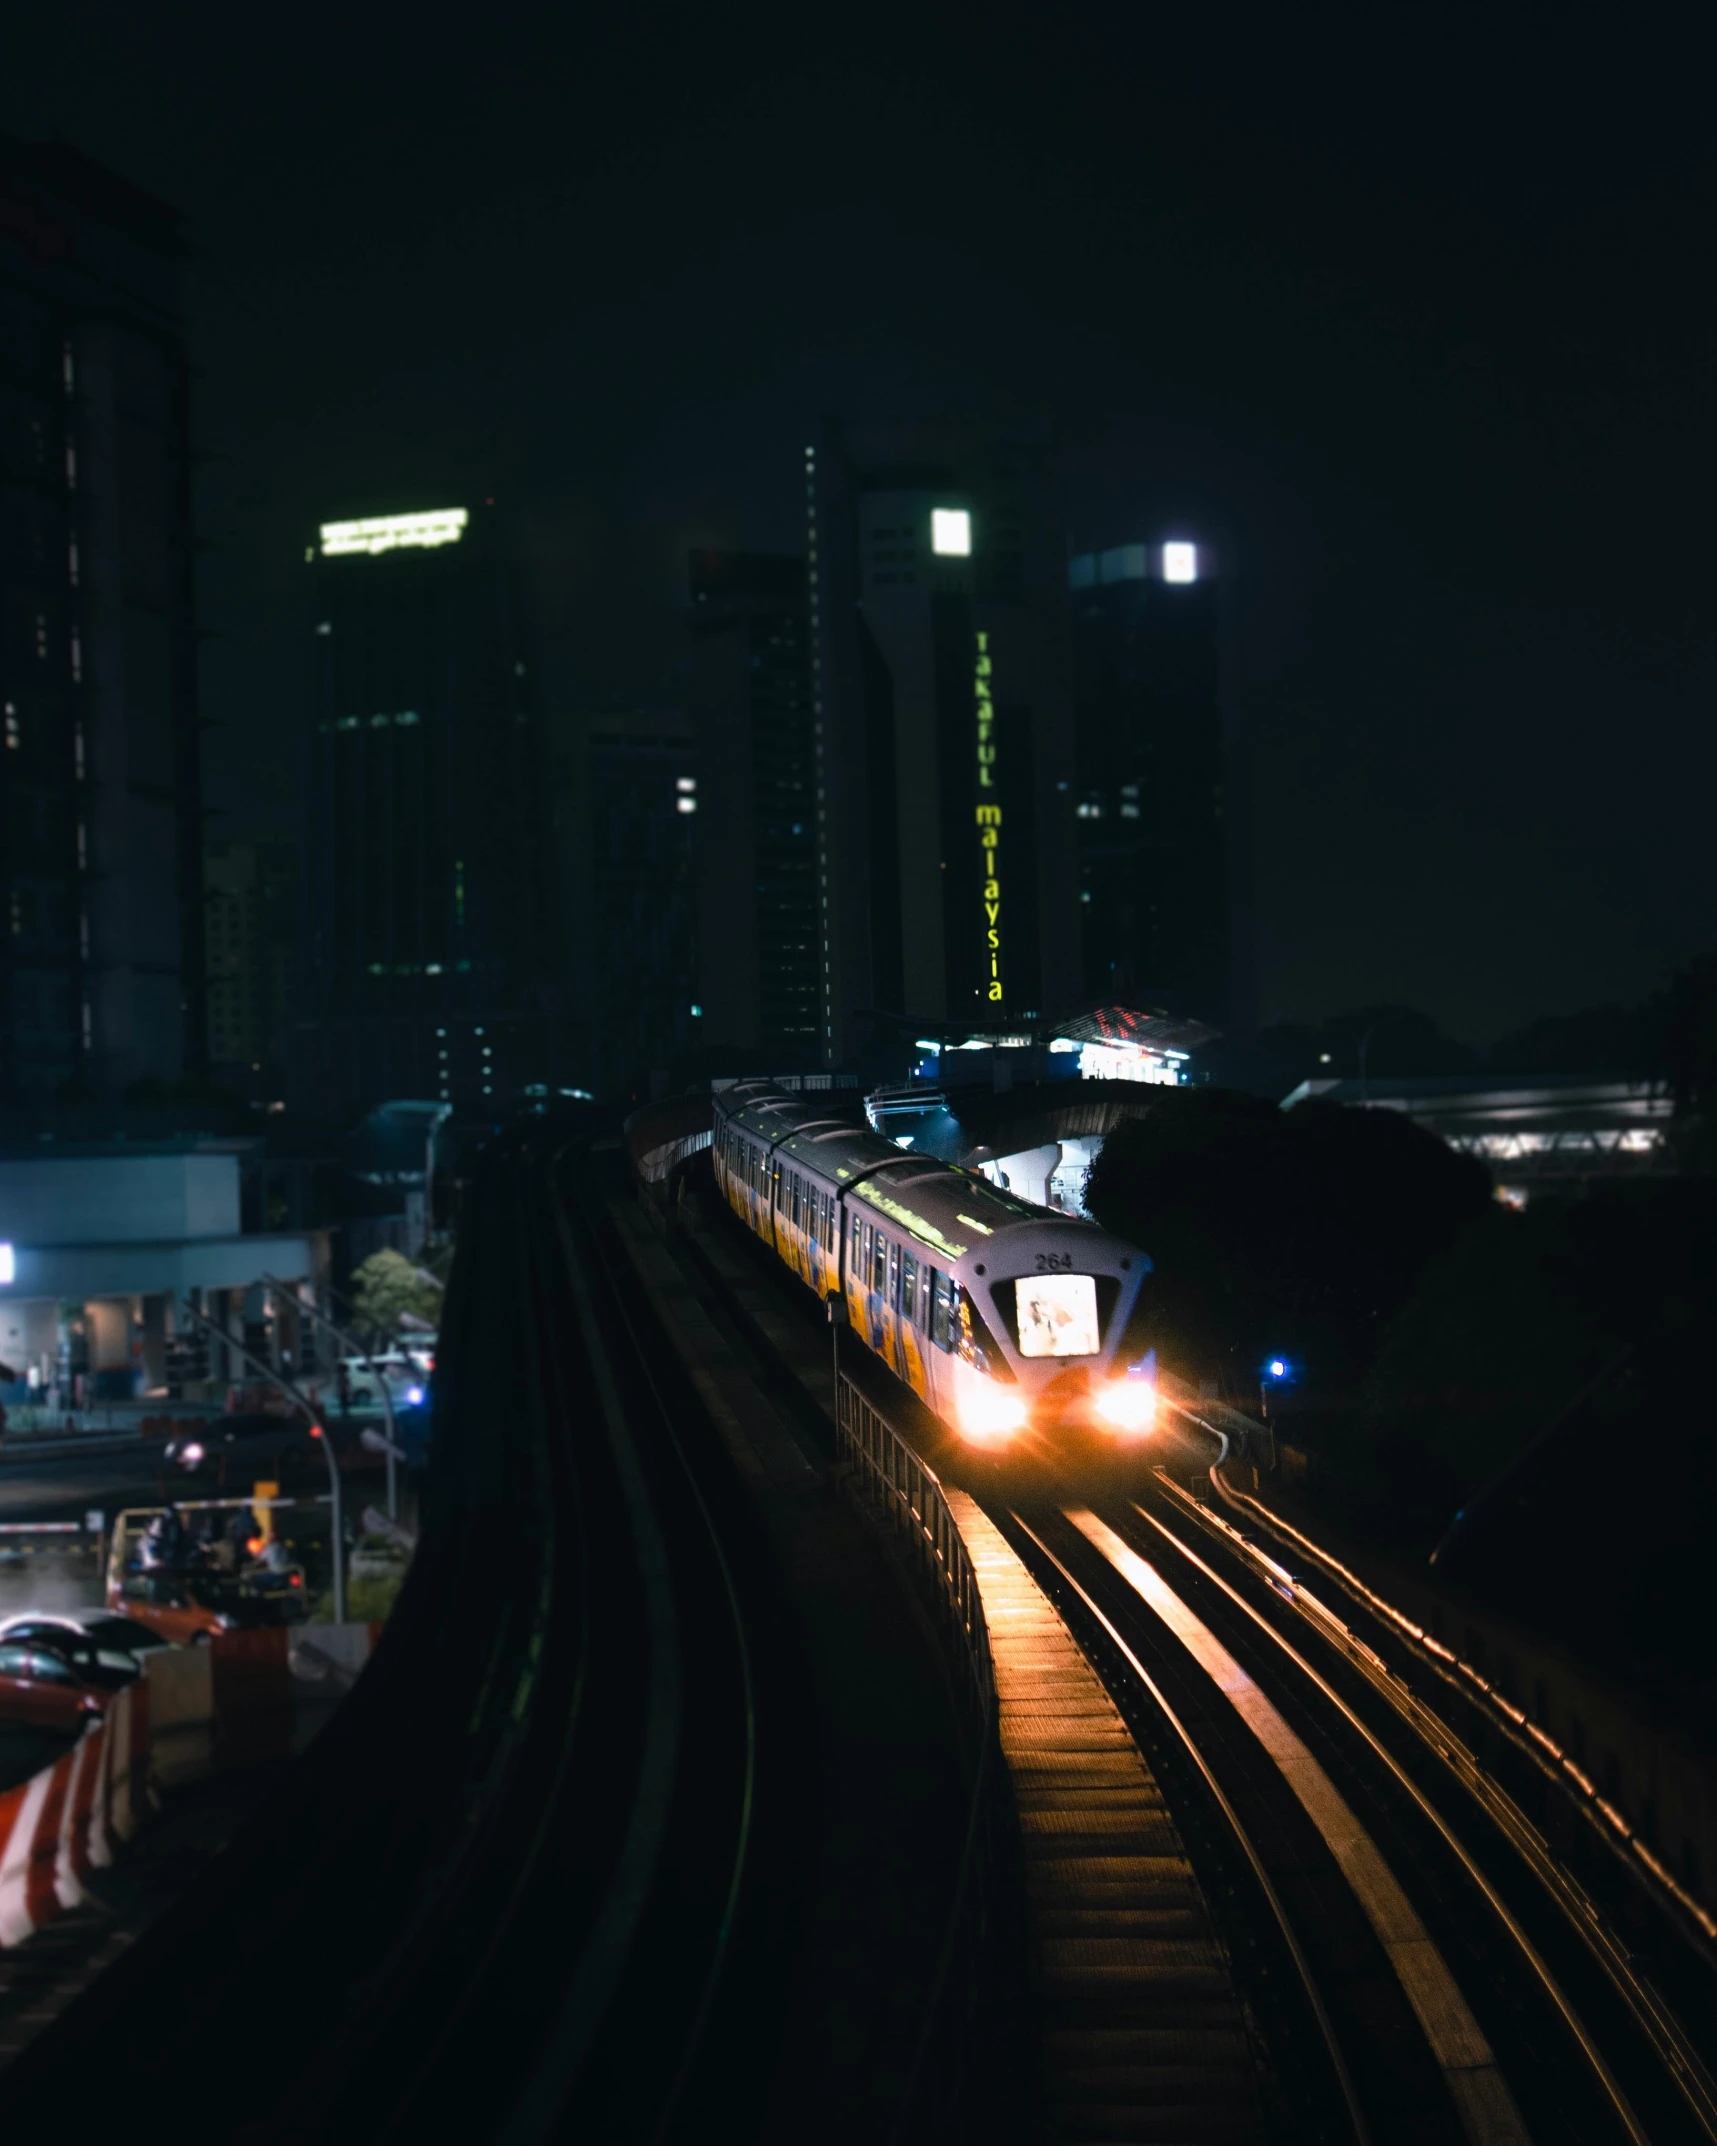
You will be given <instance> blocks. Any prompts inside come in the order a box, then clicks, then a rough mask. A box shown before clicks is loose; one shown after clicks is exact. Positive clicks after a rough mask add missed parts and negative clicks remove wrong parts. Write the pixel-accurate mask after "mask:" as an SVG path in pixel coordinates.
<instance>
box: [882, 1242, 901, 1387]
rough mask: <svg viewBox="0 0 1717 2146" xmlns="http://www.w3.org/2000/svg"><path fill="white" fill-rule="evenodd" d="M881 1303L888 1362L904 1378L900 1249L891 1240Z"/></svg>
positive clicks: (895, 1372) (897, 1374) (897, 1376)
mask: <svg viewBox="0 0 1717 2146" xmlns="http://www.w3.org/2000/svg"><path fill="white" fill-rule="evenodd" d="M882 1301H883V1303H884V1304H885V1305H886V1307H887V1312H888V1320H887V1324H888V1360H889V1362H890V1363H891V1364H892V1365H893V1366H894V1375H895V1377H896V1378H904V1377H905V1376H906V1341H905V1337H904V1336H903V1335H902V1333H901V1331H900V1247H899V1245H897V1244H896V1243H895V1242H894V1240H893V1239H892V1238H890V1240H889V1245H888V1276H887V1281H886V1284H885V1287H884V1294H883V1300H882Z"/></svg>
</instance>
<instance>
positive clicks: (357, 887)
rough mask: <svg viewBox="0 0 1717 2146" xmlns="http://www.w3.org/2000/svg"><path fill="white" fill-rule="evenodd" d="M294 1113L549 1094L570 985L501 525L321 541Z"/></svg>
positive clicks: (384, 522)
mask: <svg viewBox="0 0 1717 2146" xmlns="http://www.w3.org/2000/svg"><path fill="white" fill-rule="evenodd" d="M305 558H306V563H307V565H308V567H309V574H310V582H311V588H312V592H313V601H312V607H311V614H310V620H309V631H310V634H311V646H312V649H313V651H314V657H315V662H314V696H313V704H312V705H313V716H312V722H311V729H310V738H309V745H310V780H309V785H308V798H309V812H310V826H309V831H308V839H307V844H306V854H307V856H308V858H309V859H310V869H309V871H308V873H307V876H306V886H305V889H304V897H303V904H302V906H303V913H304V920H305V929H306V932H307V944H306V948H305V957H306V973H307V979H308V995H307V997H306V1000H305V1003H304V1005H303V1007H302V1008H301V1011H300V1016H299V1019H298V1022H297V1024H296V1028H295V1037H296V1041H297V1044H298V1046H299V1049H298V1052H297V1053H296V1057H297V1064H296V1066H295V1082H296V1084H297V1086H298V1088H299V1091H300V1094H301V1096H302V1099H303V1100H304V1101H305V1102H306V1103H309V1104H311V1105H313V1106H315V1107H320V1108H321V1109H323V1110H324V1111H327V1112H330V1113H333V1114H337V1115H346V1116H349V1115H351V1114H353V1113H355V1112H358V1111H360V1110H364V1109H367V1108H369V1107H370V1106H372V1105H374V1104H376V1103H378V1102H381V1101H385V1100H389V1099H395V1098H408V1097H409V1098H420V1099H430V1100H437V1101H450V1102H452V1103H454V1104H460V1103H472V1104H475V1105H478V1106H479V1107H481V1106H482V1105H483V1104H484V1103H485V1102H489V1101H492V1100H493V1099H495V1098H497V1097H501V1098H504V1097H505V1096H507V1095H509V1094H516V1093H517V1092H518V1091H519V1090H520V1089H522V1088H524V1087H526V1086H528V1085H531V1084H533V1083H537V1082H547V1083H549V1084H551V1085H552V1084H557V1083H558V1081H559V1079H560V1077H561V1075H562V1073H563V1071H564V1068H563V1065H562V1057H563V1054H564V1050H565V1025H564V1006H565V991H564V975H563V963H562V958H561V948H560V944H559V934H558V930H557V912H556V905H555V903H554V900H553V896H552V886H551V876H550V872H549V868H548V867H549V860H548V855H547V849H548V810H549V807H548V794H547V785H546V781H545V778H544V761H543V751H542V740H541V736H540V733H539V727H538V716H537V703H536V678H535V675H534V667H533V657H532V647H531V637H530V623H529V610H528V605H527V602H526V597H525V591H524V588H523V585H522V582H521V578H520V576H519V575H518V573H517V571H516V570H515V568H514V566H513V563H512V561H511V560H510V558H509V556H508V553H507V550H506V547H505V544H504V541H503V538H502V535H501V532H500V530H499V529H498V527H497V526H496V516H495V512H494V510H493V509H492V508H488V507H479V508H477V509H476V510H474V511H468V510H467V509H465V508H464V507H450V508H445V509H438V510H434V511H430V512H422V513H404V514H384V515H373V516H369V517H366V518H363V519H358V520H352V521H339V522H327V523H324V524H323V525H322V527H321V529H320V531H319V532H318V535H317V540H316V541H315V542H314V543H312V544H310V545H309V546H308V547H307V548H306V553H305Z"/></svg>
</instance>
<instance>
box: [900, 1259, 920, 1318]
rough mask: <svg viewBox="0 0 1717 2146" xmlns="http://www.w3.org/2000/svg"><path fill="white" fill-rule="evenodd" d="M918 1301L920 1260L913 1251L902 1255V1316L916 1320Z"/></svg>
mask: <svg viewBox="0 0 1717 2146" xmlns="http://www.w3.org/2000/svg"><path fill="white" fill-rule="evenodd" d="M917 1302H918V1260H917V1258H916V1256H915V1255H914V1254H913V1253H911V1252H902V1254H901V1255H900V1316H901V1317H902V1318H903V1319H912V1320H916V1318H917V1316H918V1314H917Z"/></svg>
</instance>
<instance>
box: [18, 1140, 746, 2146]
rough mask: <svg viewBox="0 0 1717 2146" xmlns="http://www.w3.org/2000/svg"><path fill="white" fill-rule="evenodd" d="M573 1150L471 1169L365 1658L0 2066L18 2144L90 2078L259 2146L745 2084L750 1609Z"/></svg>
mask: <svg viewBox="0 0 1717 2146" xmlns="http://www.w3.org/2000/svg"><path fill="white" fill-rule="evenodd" d="M562 1137H563V1138H564V1137H565V1136H564V1134H563V1136H562ZM586 1159H587V1158H586V1154H585V1150H584V1146H583V1144H582V1143H580V1144H578V1145H575V1146H574V1147H571V1148H568V1149H566V1150H564V1151H561V1152H556V1151H553V1150H551V1149H550V1148H549V1147H548V1146H547V1145H545V1143H544V1141H543V1139H542V1137H541V1135H540V1133H534V1134H533V1135H531V1136H527V1137H524V1138H520V1139H515V1140H513V1141H512V1142H511V1143H509V1145H508V1147H507V1148H506V1150H504V1151H503V1152H501V1153H499V1154H497V1155H496V1156H494V1157H493V1158H492V1159H491V1161H490V1163H489V1166H488V1167H487V1168H486V1169H485V1170H484V1172H483V1173H482V1175H481V1177H480V1178H479V1180H478V1182H477V1184H476V1186H475V1188H474V1191H473V1194H472V1200H471V1208H470V1211H469V1213H468V1214H467V1216H466V1219H465V1229H464V1231H463V1233H462V1239H461V1250H460V1258H459V1261H458V1263H457V1266H456V1270H455V1277H454V1283H453V1287H452V1290H451V1293H450V1299H449V1305H448V1312H447V1319H446V1322H445V1325H444V1331H443V1365H444V1382H443V1385H442V1386H441V1388H440V1389H439V1391H438V1451H437V1457H436V1473H435V1477H434V1482H433V1493H434V1495H433V1500H432V1504H431V1510H430V1513H429V1515H428V1519H427V1524H426V1528H425V1532H424V1537H423V1540H422V1542H421V1544H420V1548H419V1551H418V1554H417V1557H416V1560H415V1561H414V1566H413V1570H412V1573H411V1576H410V1578H409V1581H408V1584H407V1587H406V1589H405V1590H404V1593H403V1594H402V1598H401V1601H400V1603H399V1605H398V1607H397V1609H396V1611H395V1614H394V1617H393V1619H392V1620H391V1621H390V1625H389V1628H388V1631H387V1632H386V1634H385V1635H384V1638H383V1640H382V1643H381V1645H380V1647H379V1648H378V1650H377V1653H376V1656H375V1659H374V1661H373V1662H372V1664H371V1666H370V1668H369V1669H368V1670H367V1672H366V1674H365V1676H364V1678H363V1680H362V1681H361V1683H360V1684H359V1686H358V1688H357V1690H356V1692H355V1693H354V1695H353V1697H352V1699H351V1700H350V1701H348V1702H347V1704H346V1706H345V1707H344V1708H342V1710H341V1713H340V1715H339V1716H338V1717H337V1718H336V1721H335V1723H334V1725H333V1727H332V1728H331V1729H330V1730H329V1731H328V1732H327V1733H326V1734H325V1735H324V1737H322V1738H321V1739H319V1740H318V1742H317V1743H316V1745H314V1746H313V1747H312V1750H311V1752H310V1753H309V1754H308V1755H307V1757H306V1759H305V1760H304V1761H303V1762H302V1764H301V1765H300V1766H298V1767H297V1768H295V1769H294V1772H293V1774H292V1776H291V1778H290V1780H289V1781H288V1782H287V1784H286V1785H285V1787H284V1788H283V1789H282V1791H281V1792H280V1794H279V1795H278V1796H277V1797H276V1798H275V1799H274V1801H273V1802H272V1804H270V1805H269V1806H268V1807H267V1808H266V1809H265V1810H264V1811H263V1812H262V1813H261V1814H259V1817H258V1819H257V1820H256V1821H255V1822H254V1823H253V1824H252V1825H251V1826H250V1827H248V1828H247V1830H246V1831H245V1832H244V1833H243V1834H242V1835H241V1836H240V1838H239V1839H238V1840H237V1841H236V1842H235V1843H234V1844H233V1846H232V1847H231V1848H230V1849H229V1850H228V1851H227V1853H226V1854H225V1855H223V1857H222V1858H221V1859H220V1862H219V1864H218V1865H217V1866H216V1868H215V1870H214V1871H213V1872H211V1874H210V1876H209V1877H208V1878H207V1879H205V1880H204V1882H202V1883H201V1884H199V1885H198V1886H197V1887H196V1888H195V1889H194V1890H193V1892H192V1893H190V1894H189V1895H187V1896H186V1898H185V1899H184V1900H183V1901H182V1902H181V1903H180V1905H179V1907H178V1908H177V1909H175V1910H173V1911H170V1912H169V1914H168V1915H167V1916H165V1917H164V1918H163V1919H162V1921H161V1922H160V1923H158V1924H157V1925H156V1926H154V1927H153V1928H152V1929H151V1930H150V1931H149V1932H147V1933H146V1934H145V1935H144V1936H143V1937H142V1938H140V1939H139V1940H138V1942H137V1943H136V1944H135V1945H133V1946H132V1948H131V1949H130V1951H129V1952H128V1953H126V1954H125V1955H124V1956H123V1957H122V1958H121V1959H120V1961H119V1962H118V1963H117V1965H116V1966H115V1968H114V1969H113V1970H111V1971H110V1973H109V1974H108V1975H107V1976H106V1977H104V1978H103V1980H102V1981H101V1982H100V1983H98V1984H97V1985H96V1986H95V1987H94V1988H92V1989H91V1990H90V1991H89V1992H88V1993H87V1994H86V1995H85V1996H84V1997H83V1998H82V1999H80V2000H79V2002H78V2003H77V2004H76V2005H74V2006H73V2007H72V2008H71V2009H70V2010H69V2011H68V2012H67V2013H66V2014H65V2015H64V2016H63V2017H62V2018H61V2019H60V2020H59V2021H58V2022H57V2023H56V2024H55V2025H54V2026H53V2027H51V2028H49V2029H48V2030H47V2031H46V2032H44V2033H43V2034H42V2035H41V2036H40V2037H39V2038H38V2040H37V2041H36V2042H35V2043H34V2044H33V2045H32V2046H31V2048H30V2049H29V2050H28V2051H27V2052H26V2053H25V2054H24V2056H23V2057H22V2058H21V2059H20V2060H19V2061H18V2062H17V2063H16V2064H15V2065H14V2066H13V2067H11V2068H10V2070H9V2071H8V2074H7V2077H6V2081H5V2097H6V2106H7V2110H8V2114H9V2116H10V2117H11V2118H12V2119H13V2121H14V2122H15V2123H21V2122H23V2121H24V2120H27V2119H28V2118H29V2117H30V2116H32V2115H34V2116H36V2117H37V2118H38V2119H39V2120H40V2123H41V2125H42V2127H43V2129H44V2134H45V2133H46V2130H47V2128H48V2127H49V2126H50V2125H52V2124H54V2123H56V2122H62V2121H63V2119H64V2115H65V2110H66V2107H67V2095H68V2092H71V2091H73V2090H74V2088H76V2087H77V2085H78V2083H79V2082H83V2084H84V2086H85V2087H86V2088H87V2082H88V2080H89V2079H90V2078H91V2077H92V2076H106V2077H109V2078H112V2079H115V2080H116V2081H117V2080H122V2081H123V2087H122V2092H123V2093H124V2095H126V2096H127V2097H130V2099H131V2103H132V2105H134V2106H135V2107H137V2108H138V2109H140V2110H141V2109H146V2108H149V2107H152V2106H153V2107H166V2106H171V2105H176V2103H177V2101H178V2099H179V2098H180V2096H181V2095H182V2092H183V2088H184V2083H185V2081H186V2080H188V2079H194V2080H195V2082H196V2092H197V2095H198V2097H199V2100H200V2101H201V2102H202V2103H203V2105H205V2106H209V2107H212V2108H218V2109H220V2110H221V2111H223V2128H225V2129H226V2130H228V2131H229V2132H230V2133H231V2134H232V2135H233V2136H235V2137H238V2138H241V2139H244V2140H256V2141H272V2140H276V2139H282V2140H284V2139H286V2138H294V2139H296V2138H300V2137H304V2136H318V2137H322V2138H327V2139H333V2140H341V2139H347V2138H350V2139H359V2138H362V2139H365V2140H373V2139H389V2138H405V2137H413V2136H425V2135H430V2134H431V2133H433V2135H436V2136H443V2135H446V2136H460V2137H471V2138H497V2139H506V2140H509V2141H511V2140H518V2141H521V2142H523V2141H535V2140H538V2139H546V2138H549V2137H553V2136H558V2135H559V2134H560V2132H561V2131H562V2129H563V2127H564V2126H565V2124H566V2123H567V2122H568V2121H569V2120H571V2119H573V2118H574V2117H576V2119H577V2121H578V2123H579V2124H580V2126H581V2127H582V2128H583V2129H584V2131H585V2135H588V2136H592V2137H601V2138H615V2139H620V2138H627V2139H639V2140H645V2139H667V2138H674V2137H680V2136H691V2135H697V2136H709V2135H711V2122H712V2118H711V2111H712V2110H717V2109H719V2110H723V2111H726V2112H727V2113H729V2114H732V2113H734V2112H736V2111H743V2110H744V2108H745V2107H746V2105H747V2095H748V2093H749V2092H750V2091H752V2086H751V2083H750V2082H751V2081H752V2079H753V2078H754V2077H755V2076H756V2075H760V2074H762V2073H763V2072H766V2070H767V2060H768V2053H769V2043H770V2036H771V2032H772V2029H771V2026H770V2019H769V1996H770V1992H771V1987H772V1985H771V1979H770V1977H771V1972H772V1970H771V1968H770V1964H769V1962H770V1956H771V1938H772V1936H773V1935H774V1934H775V1933H774V1931H773V1929H772V1927H771V1925H770V1922H769V1918H768V1916H767V1914H763V1915H760V1916H758V1917H754V1918H748V1916H747V1914H746V1912H745V1892H746V1878H747V1873H748V1870H749V1868H750V1865H751V1861H752V1857H753V1854H754V1850H755V1842H754V1836H753V1825H752V1818H753V1811H754V1806H755V1802H756V1798H757V1793H758V1786H759V1783H758V1773H759V1750H758V1739H757V1733H756V1731H757V1690H756V1666H757V1665H756V1662H755V1659H754V1650H753V1632H754V1630H755V1624H756V1620H757V1617H758V1616H759V1614H760V1613H762V1612H764V1611H765V1610H766V1609H767V1608H768V1607H770V1605H766V1604H762V1603H760V1602H759V1601H758V1600H757V1599H756V1598H755V1596H753V1597H751V1598H748V1597H747V1595H746V1590H745V1583H744V1581H743V1580H742V1579H741V1578H740V1577H739V1576H737V1575H736V1573H735V1571H734V1570H733V1568H732V1566H731V1564H730V1562H729V1559H728V1555H727V1550H726V1545H725V1542H724V1538H723V1531H722V1528H721V1526H720V1525H719V1524H718V1520H717V1516H716V1515H715V1513H714V1512H712V1509H711V1504H710V1498H709V1495H708V1486H707V1485H706V1484H705V1482H704V1481H702V1480H701V1479H700V1474H699V1469H698V1466H697V1465H696V1463H695V1461H694V1460H693V1458H692V1457H691V1455H690V1454H689V1453H688V1451H687V1449H686V1447H685V1445H684V1443H683V1442H682V1438H681V1435H680V1434H681V1431H682V1429H683V1426H684V1418H683V1417H682V1416H678V1415H677V1414H676V1410H675V1408H674V1407H672V1406H670V1405H669V1404H668V1402H667V1401H666V1400H665V1398H664V1396H663V1394H662V1392H661V1390H660V1387H659V1385H658V1382H657V1366H658V1362H659V1343H658V1341H657V1340H656V1338H655V1337H654V1336H653V1335H652V1334H651V1333H650V1332H649V1331H648V1330H647V1329H646V1328H644V1327H642V1326H641V1325H640V1322H639V1307H638V1305H637V1304H636V1302H635V1301H629V1300H628V1298H627V1295H626V1292H625V1288H624V1284H623V1280H622V1277H621V1275H620V1272H619V1264H620V1263H619V1262H618V1261H617V1259H616V1257H615V1253H614V1248H613V1246H612V1244H611V1242H609V1241H608V1236H607V1224H606V1220H605V1217H604V1213H603V1210H602V1207H601V1203H600V1200H599V1198H598V1197H597V1194H596V1192H595V1188H594V1187H593V1186H592V1184H591V1183H590V1177H589V1171H588V1169H587V1168H586V1167H585V1163H586ZM742 1996H743V1999H744V2000H745V2001H743V2002H741V2001H739V2000H740V1998H741V1997H742ZM264 2027H265V2039H264V2041H263V2042H262V2043H259V2041H258V2033H259V2031H263V2030H264ZM745 2128H746V2127H745V2125H744V2124H743V2122H742V2124H741V2130H742V2132H743V2131H744V2129H745Z"/></svg>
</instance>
